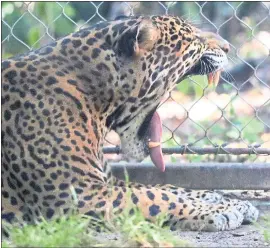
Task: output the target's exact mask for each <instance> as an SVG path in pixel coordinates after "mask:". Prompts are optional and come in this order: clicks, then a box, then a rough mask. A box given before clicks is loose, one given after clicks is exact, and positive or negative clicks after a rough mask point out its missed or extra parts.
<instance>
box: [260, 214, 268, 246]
mask: <svg viewBox="0 0 270 248" xmlns="http://www.w3.org/2000/svg"><path fill="white" fill-rule="evenodd" d="M262 220H263V223H262V225H261V226H260V227H259V229H260V230H261V232H262V234H263V237H264V240H265V241H266V242H270V215H265V216H262Z"/></svg>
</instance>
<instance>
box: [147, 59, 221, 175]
mask: <svg viewBox="0 0 270 248" xmlns="http://www.w3.org/2000/svg"><path fill="white" fill-rule="evenodd" d="M210 60H211V58H210V57H206V56H205V57H202V58H201V59H200V60H199V62H198V63H197V64H195V65H194V66H193V67H192V68H191V70H190V71H189V72H188V73H187V74H185V76H184V78H185V77H187V76H190V75H207V78H208V84H209V85H212V84H214V85H215V86H217V84H218V81H219V78H220V74H221V71H222V69H220V66H215V65H214V63H213V62H212V61H211V62H210ZM181 80H183V78H182V79H181ZM161 138H162V123H161V119H160V117H159V115H158V113H157V112H154V114H153V117H152V119H151V121H150V126H149V140H148V148H149V155H150V157H151V160H152V162H153V163H154V165H155V166H156V167H157V168H158V169H159V170H161V171H162V172H163V171H165V163H164V158H163V154H162V149H161Z"/></svg>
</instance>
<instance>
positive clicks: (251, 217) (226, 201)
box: [159, 185, 259, 223]
mask: <svg viewBox="0 0 270 248" xmlns="http://www.w3.org/2000/svg"><path fill="white" fill-rule="evenodd" d="M159 187H160V188H161V189H163V190H166V191H170V192H171V193H173V194H176V195H181V196H182V197H185V198H186V199H189V200H194V199H199V200H202V201H204V202H206V203H209V204H222V205H224V206H226V205H227V206H228V207H230V206H233V207H235V208H236V209H237V210H238V211H239V212H240V213H242V214H243V216H244V222H245V223H250V222H253V221H256V220H257V219H258V216H259V211H258V210H257V209H256V208H255V207H254V206H253V205H252V204H251V203H250V202H249V201H242V200H238V199H231V198H228V197H223V196H222V195H221V194H219V193H217V192H215V191H211V190H190V189H184V188H178V187H175V186H173V185H163V186H159Z"/></svg>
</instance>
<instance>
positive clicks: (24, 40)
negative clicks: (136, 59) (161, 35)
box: [2, 2, 270, 162]
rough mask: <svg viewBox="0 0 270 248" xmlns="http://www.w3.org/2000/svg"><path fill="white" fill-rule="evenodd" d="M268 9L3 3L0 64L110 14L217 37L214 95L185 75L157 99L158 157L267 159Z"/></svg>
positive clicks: (112, 137)
mask: <svg viewBox="0 0 270 248" xmlns="http://www.w3.org/2000/svg"><path fill="white" fill-rule="evenodd" d="M269 8H270V4H269V3H267V2H3V3H2V58H7V57H10V56H13V55H15V54H18V53H23V52H27V51H30V50H33V49H35V48H38V47H40V46H42V45H45V44H47V43H49V42H51V41H54V40H56V39H58V38H59V37H63V36H65V35H67V34H69V33H71V32H74V31H77V30H79V29H81V28H85V27H87V26H90V25H92V24H95V23H97V22H101V21H106V20H113V19H114V18H115V17H116V16H118V15H127V16H130V15H175V16H180V17H182V18H184V19H187V20H188V21H189V22H191V23H192V24H193V25H195V26H198V27H200V28H202V29H205V30H209V31H212V32H216V33H218V34H220V35H221V36H222V37H224V38H225V39H227V40H228V41H229V43H230V46H231V51H230V53H229V55H228V58H229V65H228V68H225V70H224V73H223V74H222V76H221V81H220V83H219V85H218V87H217V88H216V89H215V90H213V89H210V88H209V87H208V84H207V82H206V78H205V77H203V76H200V77H190V78H188V79H186V80H185V81H183V82H181V84H178V85H177V86H176V88H175V89H174V90H173V91H172V92H171V93H169V94H168V95H167V96H166V97H164V99H163V101H162V103H161V104H160V106H159V108H158V112H159V114H160V116H161V118H162V120H163V147H164V148H163V152H164V153H165V154H170V156H169V157H166V158H167V159H168V160H170V161H174V160H175V159H182V160H185V161H187V160H188V161H197V162H198V161H204V160H207V161H209V160H218V161H234V160H237V161H241V162H245V161H249V162H250V161H255V160H256V161H269V155H270V72H269V68H270V59H269V50H270V9H269ZM106 145H107V146H106V147H105V148H104V152H105V153H107V154H109V155H108V158H109V159H116V160H119V159H121V156H119V155H115V154H119V153H121V150H120V148H119V147H118V145H119V139H118V137H117V135H116V134H115V133H113V132H111V133H109V134H108V136H107V144H106ZM171 154H174V155H173V156H172V155H171ZM189 154H192V156H191V155H189ZM194 154H197V155H199V156H195V155H194ZM205 154H208V155H207V156H202V155H205ZM232 155H235V156H232ZM236 155H237V156H236Z"/></svg>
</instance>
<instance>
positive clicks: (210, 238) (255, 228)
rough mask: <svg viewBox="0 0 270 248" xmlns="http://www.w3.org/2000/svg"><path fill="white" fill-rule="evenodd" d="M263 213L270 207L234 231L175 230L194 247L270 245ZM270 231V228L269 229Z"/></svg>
mask: <svg viewBox="0 0 270 248" xmlns="http://www.w3.org/2000/svg"><path fill="white" fill-rule="evenodd" d="M263 215H268V216H269V215H270V208H269V207H267V209H263V210H262V209H260V218H259V220H258V222H257V224H256V225H242V226H241V227H240V228H238V229H236V230H233V231H224V232H191V231H175V233H176V234H177V235H179V236H180V237H181V239H183V240H186V241H189V242H190V244H191V246H192V247H229V248H230V247H270V243H267V242H266V241H265V239H264V237H263V234H262V232H263V229H262V228H263V227H265V225H264V222H263V220H262V218H261V216H263ZM269 232H270V230H269ZM98 236H99V237H96V238H97V239H99V240H101V241H104V239H106V240H114V241H115V240H118V241H119V236H118V234H110V235H108V234H106V235H104V234H99V235H98Z"/></svg>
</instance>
